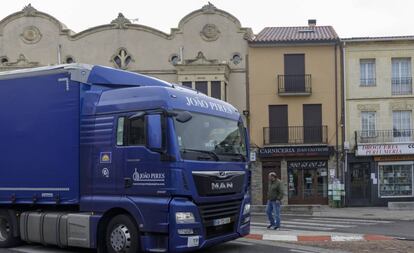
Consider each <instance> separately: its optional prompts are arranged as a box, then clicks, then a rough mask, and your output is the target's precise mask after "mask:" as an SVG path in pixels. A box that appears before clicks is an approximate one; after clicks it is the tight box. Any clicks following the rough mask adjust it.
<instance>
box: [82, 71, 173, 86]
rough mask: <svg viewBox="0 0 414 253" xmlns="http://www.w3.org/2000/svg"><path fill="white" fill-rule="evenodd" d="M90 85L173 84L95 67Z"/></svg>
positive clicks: (89, 79) (135, 74) (90, 77)
mask: <svg viewBox="0 0 414 253" xmlns="http://www.w3.org/2000/svg"><path fill="white" fill-rule="evenodd" d="M88 83H90V84H99V85H103V86H108V87H111V88H116V87H117V86H124V87H125V86H165V87H171V84H169V83H167V82H164V81H162V80H158V79H156V78H152V77H149V76H144V75H140V74H137V73H131V72H128V71H123V70H118V69H112V68H108V67H102V66H94V67H93V68H92V70H91V72H90V74H89V78H88Z"/></svg>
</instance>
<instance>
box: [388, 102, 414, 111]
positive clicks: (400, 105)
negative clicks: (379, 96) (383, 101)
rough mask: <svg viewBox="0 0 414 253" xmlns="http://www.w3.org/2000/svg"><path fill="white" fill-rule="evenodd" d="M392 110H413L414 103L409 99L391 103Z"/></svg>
mask: <svg viewBox="0 0 414 253" xmlns="http://www.w3.org/2000/svg"><path fill="white" fill-rule="evenodd" d="M390 108H391V110H413V109H414V103H413V102H411V103H410V102H408V101H398V102H391V103H390Z"/></svg>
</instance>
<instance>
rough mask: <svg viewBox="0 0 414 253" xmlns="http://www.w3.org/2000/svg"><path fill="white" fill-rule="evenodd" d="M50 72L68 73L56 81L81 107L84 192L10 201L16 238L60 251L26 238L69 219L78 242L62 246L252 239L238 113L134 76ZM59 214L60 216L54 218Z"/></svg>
mask: <svg viewBox="0 0 414 253" xmlns="http://www.w3.org/2000/svg"><path fill="white" fill-rule="evenodd" d="M54 69H55V70H56V69H58V70H60V72H59V75H61V72H65V71H62V70H66V71H67V73H64V74H63V75H64V77H59V78H60V80H62V78H68V79H67V84H66V88H67V90H71V89H74V90H76V94H78V95H76V94H75V96H79V98H80V99H79V105H78V109H79V117H78V119H77V120H78V122H79V123H78V127H77V128H76V131H77V132H78V135H77V136H78V138H79V142H78V146H77V147H73V148H74V149H78V151H79V168H78V171H77V173H75V174H74V175H77V176H78V178H79V183H78V184H76V183H74V185H76V186H77V187H78V190H77V191H75V194H74V195H72V196H67V198H66V199H65V195H64V194H61V195H60V196H61V197H60V199H59V200H58V201H56V196H57V195H58V194H59V192H53V190H50V191H52V193H51V194H52V195H50V196H55V197H54V199H47V194H43V193H41V192H40V194H39V196H45V199H43V200H42V199H38V200H36V202H35V203H30V204H31V205H30V206H31V207H30V206H29V205H28V204H29V203H26V202H30V201H29V200H27V201H26V202H24V201H23V200H21V201H22V202H21V203H19V199H18V198H17V200H14V203H13V204H14V206H17V207H14V208H10V206H9V205H7V206H6V207H7V210H6V211H3V217H6V216H7V215H6V214H7V213H9V214H10V213H12V215H9V217H10V216H13V215H15V216H16V217H19V218H10V219H9V223H10V224H9V227H10V226H11V227H12V228H14V227H15V226H18V228H14V229H12V230H13V231H12V232H13V235H17V236H18V237H20V238H21V239H22V240H24V241H28V242H43V241H45V240H49V241H50V240H51V241H52V242H50V243H49V244H55V245H59V246H62V245H61V244H62V241H65V240H60V239H59V240H57V241H56V242H55V241H54V239H47V238H46V239H45V238H38V239H31V238H33V236H30V233H31V232H30V231H39V230H36V229H37V227H36V226H40V227H41V228H43V229H45V228H47V223H45V220H48V219H46V218H49V219H50V220H53V221H56V222H57V223H56V224H59V222H60V221H59V222H58V219H67V226H68V228H71V225H73V227H72V228H73V234H72V236H70V235H69V234H70V231H71V230H70V229H69V230H68V231H69V232H68V233H69V234H68V235H61V236H62V238H63V239H65V238H66V239H67V240H66V244H64V245H63V246H76V247H85V248H98V250H99V251H100V252H127V253H130V252H137V251H139V250H143V251H148V252H186V251H193V250H197V249H200V248H204V247H207V246H211V245H215V244H217V243H220V242H225V241H229V240H233V239H236V238H239V237H242V236H245V235H247V234H248V233H249V230H250V193H249V192H250V171H249V165H248V157H249V151H248V147H249V143H248V134H247V131H246V128H245V127H244V124H243V121H242V118H241V115H240V113H239V112H238V111H237V110H236V109H235V108H234V107H233V106H232V105H230V104H228V103H226V102H224V101H221V100H217V99H214V98H211V97H208V96H206V95H204V94H202V93H199V92H197V91H195V90H192V89H188V88H186V87H183V86H180V85H174V84H169V83H166V82H163V81H160V80H157V79H155V78H151V77H146V76H143V75H139V74H135V73H131V72H126V71H121V70H115V69H111V68H106V67H101V66H91V65H79V64H75V65H65V66H61V67H54ZM32 72H33V70H32ZM49 72H50V70H49ZM59 78H58V79H59ZM76 131H74V132H76ZM75 136H76V135H75ZM74 169H75V170H76V168H74ZM67 180H69V181H71V180H73V179H72V178H71V179H67ZM33 189H35V188H33ZM1 196H2V195H0V218H1V217H2V212H1V207H2V206H1V203H3V204H6V203H5V202H2V201H1V200H2V199H1ZM50 196H49V197H50ZM40 198H41V197H40ZM53 202H54V203H53ZM19 204H21V205H19ZM3 210H5V209H3ZM39 210H41V211H40V214H39ZM56 212H58V213H59V214H61V215H62V216H61V217H60V218H53V217H54V216H53V217H52V216H50V215H52V214H55V213H56ZM39 215H40V218H38V217H39ZM42 217H43V218H42ZM45 217H46V218H45ZM62 217H63V218H62ZM36 219H40V221H39V222H30V221H31V220H32V221H33V220H36ZM0 220H1V219H0ZM3 221H4V219H3ZM6 221H7V219H6ZM13 224H14V225H13ZM22 224H23V225H22ZM30 224H32V225H30ZM33 224H37V225H33ZM53 224H54V223H53ZM9 230H10V229H9ZM59 231H60V229H57V230H56V233H57V234H59ZM75 234H77V236H76V235H75ZM41 236H44V235H41ZM1 246H2V244H1V240H0V247H1Z"/></svg>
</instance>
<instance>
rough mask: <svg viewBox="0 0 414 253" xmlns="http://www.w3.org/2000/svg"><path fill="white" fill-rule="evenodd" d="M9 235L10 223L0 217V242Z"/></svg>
mask: <svg viewBox="0 0 414 253" xmlns="http://www.w3.org/2000/svg"><path fill="white" fill-rule="evenodd" d="M9 235H10V224H9V222H8V221H7V220H6V219H4V218H0V242H4V241H6V240H7V238H8V237H9Z"/></svg>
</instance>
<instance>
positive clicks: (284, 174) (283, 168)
mask: <svg viewBox="0 0 414 253" xmlns="http://www.w3.org/2000/svg"><path fill="white" fill-rule="evenodd" d="M280 180H281V181H282V183H283V188H284V189H283V191H284V192H285V197H284V198H283V200H282V205H287V204H288V170H287V162H286V160H285V159H283V160H282V161H281V163H280Z"/></svg>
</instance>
